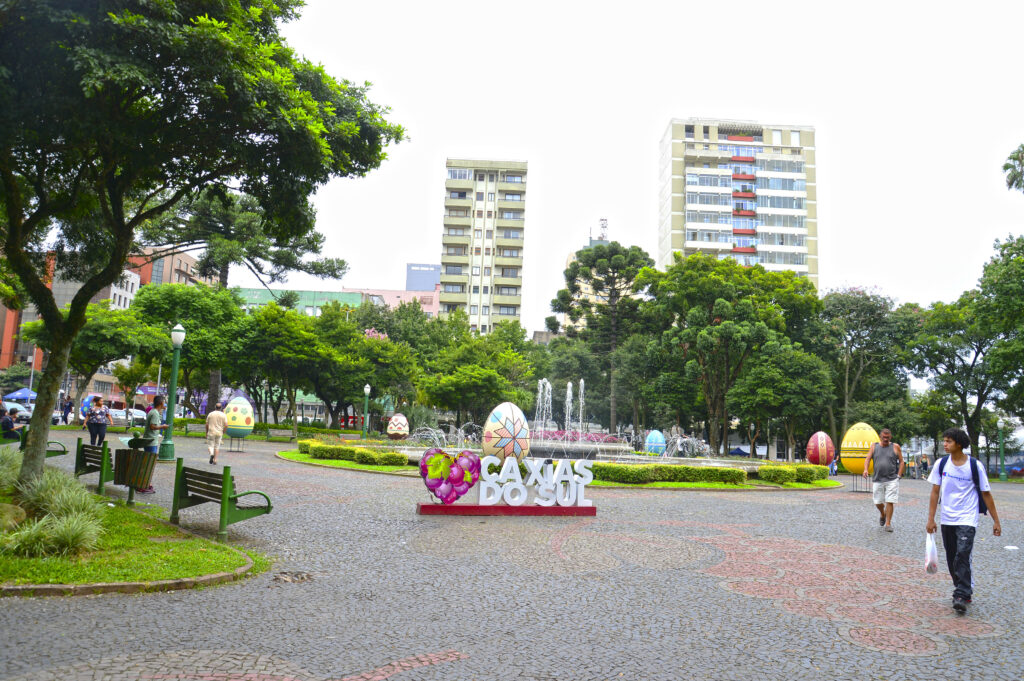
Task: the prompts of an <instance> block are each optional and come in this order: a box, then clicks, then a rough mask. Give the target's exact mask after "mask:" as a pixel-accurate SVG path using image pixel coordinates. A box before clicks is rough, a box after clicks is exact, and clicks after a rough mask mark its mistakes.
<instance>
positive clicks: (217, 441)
mask: <svg viewBox="0 0 1024 681" xmlns="http://www.w3.org/2000/svg"><path fill="white" fill-rule="evenodd" d="M222 442H224V436H223V435H214V434H213V433H210V434H209V435H207V436H206V446H207V447H208V448H209V449H210V455H211V456H212V455H213V453H214V452H216V451H217V450H219V449H220V445H221V443H222Z"/></svg>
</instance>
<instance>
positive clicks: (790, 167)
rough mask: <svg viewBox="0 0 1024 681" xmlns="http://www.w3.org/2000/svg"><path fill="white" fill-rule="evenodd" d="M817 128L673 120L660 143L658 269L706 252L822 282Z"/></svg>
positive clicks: (723, 121)
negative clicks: (679, 257) (677, 257)
mask: <svg viewBox="0 0 1024 681" xmlns="http://www.w3.org/2000/svg"><path fill="white" fill-rule="evenodd" d="M816 189H817V187H816V172H815V160H814V128H812V127H809V126H806V125H772V124H767V123H756V122H753V121H730V120H717V119H708V118H688V119H685V120H684V119H672V121H671V122H670V123H669V125H668V129H667V130H666V131H665V135H664V137H663V138H662V141H661V196H660V211H659V216H658V219H659V228H658V266H659V267H660V268H662V269H664V268H665V267H667V266H668V265H670V264H672V262H673V253H675V252H681V253H682V254H683V255H684V256H686V255H690V254H691V253H696V252H703V253H708V254H712V255H716V256H717V257H718V258H735V259H736V260H738V261H739V262H740V263H742V264H744V265H754V264H760V265H762V266H763V267H764V268H765V269H766V270H793V271H794V272H797V273H798V274H801V275H803V276H806V277H808V278H809V279H810V280H811V281H812V282H814V285H815V286H817V285H818V206H817V191H816Z"/></svg>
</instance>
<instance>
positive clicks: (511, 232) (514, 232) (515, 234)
mask: <svg viewBox="0 0 1024 681" xmlns="http://www.w3.org/2000/svg"><path fill="white" fill-rule="evenodd" d="M501 236H502V237H504V238H505V239H522V238H523V233H522V232H521V231H519V230H518V229H506V230H505V231H504V232H502V233H501Z"/></svg>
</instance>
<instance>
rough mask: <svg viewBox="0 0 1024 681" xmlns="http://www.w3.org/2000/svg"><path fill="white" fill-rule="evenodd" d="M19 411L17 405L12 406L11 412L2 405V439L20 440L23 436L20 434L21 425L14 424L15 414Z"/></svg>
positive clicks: (0, 434)
mask: <svg viewBox="0 0 1024 681" xmlns="http://www.w3.org/2000/svg"><path fill="white" fill-rule="evenodd" d="M17 413H18V409H17V407H11V413H10V414H8V413H7V409H6V408H5V407H0V439H3V440H20V439H21V436H20V435H19V434H18V430H19V429H20V428H21V426H20V425H15V424H14V416H15V414H17Z"/></svg>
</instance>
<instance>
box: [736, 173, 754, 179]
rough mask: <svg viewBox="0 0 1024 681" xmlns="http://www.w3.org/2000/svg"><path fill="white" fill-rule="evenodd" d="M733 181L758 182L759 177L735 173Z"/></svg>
mask: <svg viewBox="0 0 1024 681" xmlns="http://www.w3.org/2000/svg"><path fill="white" fill-rule="evenodd" d="M732 179H734V180H756V179H757V175H747V174H746V173H733V174H732Z"/></svg>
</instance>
